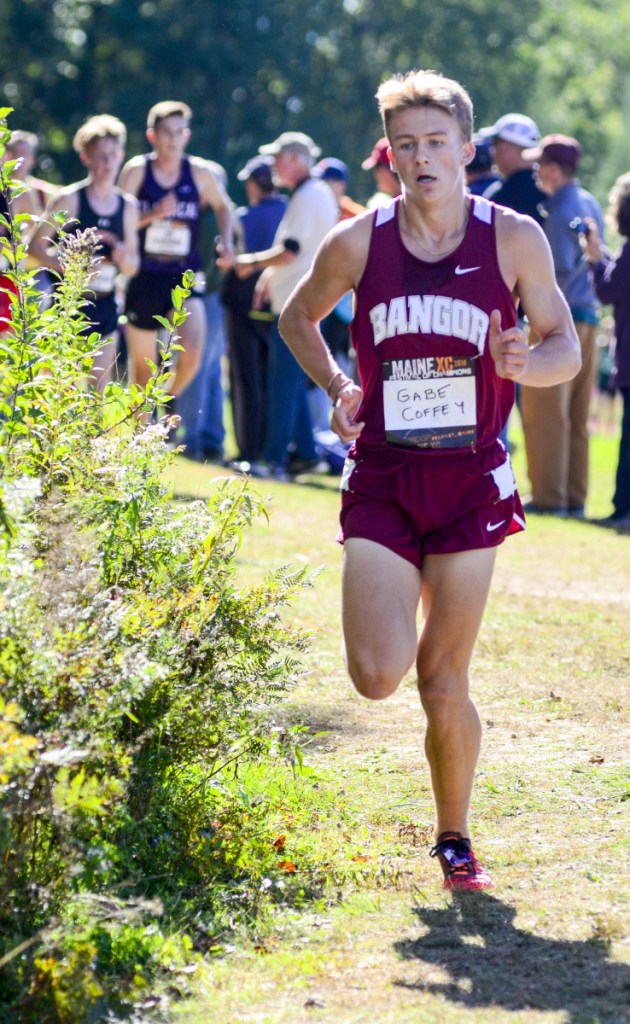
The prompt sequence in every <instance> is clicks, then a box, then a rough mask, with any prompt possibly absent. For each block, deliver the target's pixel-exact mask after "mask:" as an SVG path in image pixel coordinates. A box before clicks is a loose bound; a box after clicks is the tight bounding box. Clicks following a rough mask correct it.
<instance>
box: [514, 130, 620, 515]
mask: <svg viewBox="0 0 630 1024" xmlns="http://www.w3.org/2000/svg"><path fill="white" fill-rule="evenodd" d="M581 155H582V148H581V146H580V144H579V142H578V141H577V140H576V139H573V138H571V136H570V135H557V134H556V135H546V136H545V138H544V139H541V141H540V142H539V144H538V145H537V146H534V147H532V148H530V149H526V150H525V152H524V156H525V157H526V159H528V160H531V161H533V162H534V163H535V168H536V178H537V180H538V184H539V186H540V188H541V189H542V191H543V192H544V194H545V202H544V209H545V218H544V221H543V231H544V232H545V235H546V236H547V241H548V242H549V246H550V248H551V255H552V256H553V265H554V269H555V272H556V280H557V282H558V287H559V288H560V291H561V292H562V293H563V295H564V297H565V299H566V301H567V305H568V307H569V309H570V310H571V316H572V317H573V322H574V324H575V330H576V333H577V336H578V338H579V340H580V349H581V352H582V369H581V370H580V372H579V373H578V374H577V376H575V377H573V379H572V380H570V381H567V382H566V383H564V384H558V385H556V386H555V387H551V388H542V389H541V390H540V393H539V394H534V390H535V389H534V388H532V387H525V386H523V387H522V388H521V420H522V422H523V434H524V438H525V452H526V455H527V472H528V475H529V479H530V483H531V486H532V500H531V501H530V502H529V505H525V509H526V510H529V512H537V513H547V514H549V515H556V516H567V515H568V516H572V517H575V518H578V519H582V518H584V504H585V501H586V497H587V492H588V462H589V431H588V415H589V409H590V402H591V390H592V387H593V378H594V361H595V338H596V334H597V324H598V321H599V316H598V300H597V295H596V293H595V288H594V285H593V280H592V276H591V272H590V268H589V265H588V262H587V261H586V259H585V258H584V249H583V244H582V241H581V236H582V234H583V231H584V228H585V222H586V223H588V221H589V220H590V221H594V222H595V224H596V225H597V233H598V235H599V236H600V237H603V232H604V220H603V215H602V211H601V208H600V205H599V203H598V202H597V199H596V198H595V196H593V195H591V193H590V192H587V191H586V189H585V188H582V186H581V185H580V183H579V182H578V181H577V180H576V172H577V168H578V164H579V162H580V156H581Z"/></svg>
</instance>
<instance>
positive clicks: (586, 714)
mask: <svg viewBox="0 0 630 1024" xmlns="http://www.w3.org/2000/svg"><path fill="white" fill-rule="evenodd" d="M513 435H514V438H515V440H516V442H517V444H518V448H517V451H516V453H515V458H514V463H515V471H516V474H517V478H518V479H519V483H520V486H521V493H526V491H527V488H526V483H525V474H524V460H523V452H522V443H521V439H520V436H519V433H518V427H517V426H516V427H515V428H514V431H513ZM616 446H617V441H616V439H615V438H614V437H594V438H593V444H592V456H593V458H592V482H591V490H590V494H589V500H588V505H587V513H588V515H589V516H590V517H599V516H604V515H606V514H607V513H608V512H609V511H610V496H611V492H612V483H613V479H614V468H615V460H616ZM218 473H220V471H219V470H217V469H216V468H213V467H207V468H205V469H201V468H199V467H198V466H193V465H191V464H189V463H186V462H185V461H184V460H178V463H177V465H176V466H175V468H174V479H175V484H176V488H177V491H178V493H179V494H180V495H181V496H185V495H195V496H196V495H203V494H204V493H208V489H209V488H211V487H212V486H213V484H212V479H213V477H214V476H216V475H217V474H218ZM259 489H262V490H263V493H267V492H269V493H270V495H271V504H272V515H271V523H270V525H269V526H265V525H263V524H258V525H256V526H255V527H254V529H253V530H252V531H251V533H250V534H249V535H248V537H247V538H246V540H245V544H244V547H243V550H242V571H243V573H244V574H245V575H250V574H251V575H253V576H255V577H258V576H259V575H260V572H261V570H262V569H266V568H270V567H277V566H278V565H280V564H283V563H285V562H292V563H297V564H302V563H304V562H307V563H308V564H310V565H311V566H313V567H314V566H323V571H322V572H321V574H320V575H319V577H318V579H317V581H316V585H315V588H314V589H313V590H311V591H306V592H304V594H303V596H302V597H301V599H300V601H299V603H298V604H297V605H296V607H295V608H294V609H293V610H292V612H291V613H290V614H291V617H292V619H293V620H294V621H297V622H299V623H300V624H301V625H305V626H307V627H308V628H310V629H311V630H312V631H313V633H314V638H313V652H312V655H311V657H310V660H309V666H308V667H309V669H310V674H309V676H308V678H307V679H306V680H305V681H304V683H303V684H302V686H301V688H300V690H299V691H298V692H297V694H296V695H295V697H294V700H293V703H292V705H291V707H290V709H289V712H288V713H289V714H290V716H291V717H293V718H294V719H296V720H301V721H303V722H305V723H306V724H307V727H308V732H309V734H310V737H309V739H308V740H307V745H306V747H305V750H304V757H305V762H306V764H307V766H308V768H309V771H310V773H311V774H308V775H307V776H306V777H305V779H304V780H302V781H301V782H300V787H301V789H299V790H298V793H297V796H296V794H295V793H293V795H292V796H287V800H290V799H294V800H296V799H297V800H298V801H299V802H300V805H301V806H300V813H299V814H298V813H293V814H290V813H288V814H287V816H286V817H285V819H284V821H279V827H282V829H283V832H284V833H285V834H286V849H287V851H288V853H287V855H289V854H290V855H291V856H293V857H294V859H295V863H296V865H297V868H298V871H299V867H300V856H299V851H300V849H305V846H304V844H308V846H309V851H310V854H309V855H310V858H311V861H312V860H313V856H314V855H317V853H318V852H319V856H320V858H321V861H322V864H323V865H325V866H326V872H327V874H328V878H329V882H330V879H331V878H332V879H333V881H334V879H335V877H337V878H338V886H337V887H335V885H334V884H333V885H331V884H329V885H328V887H327V888H324V889H323V890H322V892H321V893H320V895H319V896H318V897H317V898H315V899H313V901H312V902H310V903H308V902H307V903H306V904H305V906H304V908H303V909H302V910H300V911H296V910H292V911H288V910H284V911H282V910H278V912H277V913H276V914H275V915H274V916H273V917H272V918H271V919H270V920H267V921H266V922H265V923H264V924H263V923H262V922H261V924H260V926H259V929H258V931H256V930H254V932H253V934H252V936H251V937H250V938H249V939H247V938H242V939H240V940H239V941H238V942H237V943H236V945H235V948H234V949H233V950H232V951H231V952H230V953H229V955H225V956H223V957H220V958H218V959H216V960H215V961H213V962H211V963H209V964H207V965H205V966H204V967H203V969H202V970H201V971H200V972H199V973H198V975H197V978H196V991H195V997H194V998H193V999H192V1000H191V1001H189V1002H187V1003H185V1004H182V1005H180V1006H179V1007H176V1008H175V1009H174V1011H173V1012H174V1015H175V1019H177V1020H182V1021H186V1024H201V1022H203V1024H228V1022H229V1024H240V1022H257V1024H280V1022H282V1024H285V1022H286V1021H291V1022H292V1024H301V1022H306V1021H318V1022H323V1024H333V1022H334V1024H363V1022H368V1021H369V1022H370V1024H373V1022H376V1024H390V1022H391V1024H412V1022H413V1024H599V1022H601V1024H621V1022H622V1021H626V1020H628V1016H627V1008H628V1005H630V954H629V950H628V945H627V935H628V885H627V851H628V846H627V832H628V809H629V808H630V799H629V798H630V786H629V780H628V774H627V771H626V767H625V765H626V761H627V747H628V744H627V735H628V734H627V717H626V716H625V715H624V700H625V691H626V690H627V681H628V678H629V677H630V631H629V629H628V622H629V621H630V614H629V613H630V536H624V535H618V534H616V533H614V532H610V531H606V530H602V529H600V528H598V527H596V526H594V525H591V524H589V523H588V522H585V523H581V522H574V521H561V520H553V519H540V518H538V519H536V518H532V519H531V520H530V522H529V528H528V531H527V532H526V534H524V535H520V536H519V537H516V538H514V539H510V540H508V541H507V542H506V543H505V544H504V545H503V546H502V548H501V549H500V554H499V558H498V563H497V570H496V573H495V581H494V586H493V590H492V594H491V597H490V601H489V604H488V609H487V613H486V617H485V621H484V624H483V627H482V630H481V634H480V637H479V642H478V646H477V651H476V656H475V659H474V662H473V670H472V675H473V689H474V693H475V699H476V701H477V704H478V707H479V710H480V713H481V717H482V720H483V722H484V727H485V734H484V745H483V750H482V756H481V759H480V763H479V768H478V775H477V783H476V789H475V797H474V806H473V822H474V828H475V835H476V837H477V838H476V846H477V847H478V850H479V852H480V854H481V856H482V858H483V859H484V860H485V861H486V862H487V863H488V865H489V866H490V867H491V869H492V873H493V876H494V879H495V889H494V890H493V891H492V893H480V894H465V897H462V898H457V897H455V896H450V895H447V894H445V893H444V892H443V891H442V890H441V889H440V886H439V878H438V873H437V870H436V866H435V862H434V861H431V860H430V859H429V858H428V857H427V851H428V847H429V846H430V843H431V830H432V822H433V808H432V801H431V794H430V789H429V783H428V774H427V768H426V764H425V761H424V757H423V753H422V744H423V738H422V733H423V722H422V715H421V712H420V709H419V705H418V698H417V693H416V690H415V685H414V682H413V679H412V678H411V677H410V678H408V679H406V680H405V681H404V682H403V684H402V685H401V687H400V689H399V691H398V693H397V694H396V695H395V696H394V697H393V698H391V699H390V700H389V701H388V702H387V703H386V704H375V705H372V704H368V703H367V702H365V701H363V700H362V699H361V698H359V697H358V696H357V695H356V694H355V693H354V692H353V690H352V688H351V686H350V684H349V683H348V681H347V679H346V676H345V671H344V669H343V663H342V657H341V642H340V633H339V585H340V581H339V575H340V563H341V553H340V550H339V549H338V548H337V546H336V545H335V543H334V537H335V534H336V530H337V512H338V493H337V481H336V480H334V479H329V478H324V479H319V478H305V480H304V482H303V485H302V486H292V485H283V484H269V485H264V487H262V488H259ZM624 730H625V731H624ZM283 855H284V854H283Z"/></svg>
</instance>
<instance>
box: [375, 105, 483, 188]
mask: <svg viewBox="0 0 630 1024" xmlns="http://www.w3.org/2000/svg"><path fill="white" fill-rule="evenodd" d="M389 135H390V139H391V141H392V145H391V148H390V150H389V153H390V160H391V162H392V166H393V167H394V168H395V169H396V170H397V171H398V176H399V178H400V180H401V182H402V184H403V187H404V189H405V192H406V193H408V194H409V195H411V196H414V197H415V198H417V199H419V200H420V201H430V200H434V199H444V198H446V197H448V196H449V195H450V194H452V193H453V192H454V191H456V190H457V189H458V188H459V187H460V186H461V188H462V189H463V187H464V167H465V166H466V164H468V163H469V162H470V161H471V160H472V158H473V155H474V152H475V147H474V146H473V144H472V142H464V141H463V140H462V137H461V134H460V130H459V126H458V124H457V121H456V120H455V118H454V117H451V116H450V114H447V113H446V111H444V110H440V109H439V108H436V107H407V108H405V109H403V110H400V111H398V112H397V113H395V114H394V115H393V117H392V118H391V121H390V123H389Z"/></svg>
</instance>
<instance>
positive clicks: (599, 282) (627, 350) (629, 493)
mask: <svg viewBox="0 0 630 1024" xmlns="http://www.w3.org/2000/svg"><path fill="white" fill-rule="evenodd" d="M609 198H610V211H609V214H610V217H611V220H613V222H614V225H615V227H616V229H617V231H618V232H619V234H620V235H621V237H622V238H624V239H625V242H624V244H623V246H622V247H621V249H620V250H619V252H618V253H617V254H616V255H615V256H611V254H610V252H609V251H608V250H607V249H606V247H605V246H604V245H603V243H602V240H601V238H600V234H599V227H598V224H597V221H596V220H595V218H590V217H589V218H586V225H587V227H588V235H587V241H586V255H587V258H588V259H589V261H590V262H591V265H592V268H593V275H594V278H595V290H596V292H597V296H598V298H599V299H600V301H601V302H605V303H607V304H608V303H610V304H611V305H612V307H613V314H614V318H615V346H614V376H613V381H614V385H615V387H616V388H618V389H619V391H620V392H621V397H622V401H623V413H622V420H621V438H620V441H619V458H618V461H617V473H616V480H615V493H614V496H613V512H612V514H611V515H610V516H607V517H606V518H605V519H602V520H600V523H601V524H602V525H604V526H613V527H615V528H616V529H622V530H628V529H630V173H626V174H622V175H621V176H620V177H619V178H617V180H616V182H615V184H614V186H613V188H612V190H611V193H610V197H609Z"/></svg>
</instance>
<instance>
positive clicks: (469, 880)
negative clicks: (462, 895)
mask: <svg viewBox="0 0 630 1024" xmlns="http://www.w3.org/2000/svg"><path fill="white" fill-rule="evenodd" d="M430 856H431V857H437V859H438V860H439V862H440V865H441V867H442V871H443V872H444V888H445V889H457V890H459V891H460V892H464V891H466V890H467V889H491V888H492V879H491V878H490V875H489V874H488V872H487V871H486V869H485V868H484V867H483V865H482V864H480V863H479V861H478V860H477V858H476V857H475V855H474V853H473V851H472V846H471V845H470V839H466V838H464V836H462V834H461V832H442V834H441V835H439V836H438V841H437V843H436V844H435V846H434V847H433V849H432V850H431V853H430Z"/></svg>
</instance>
